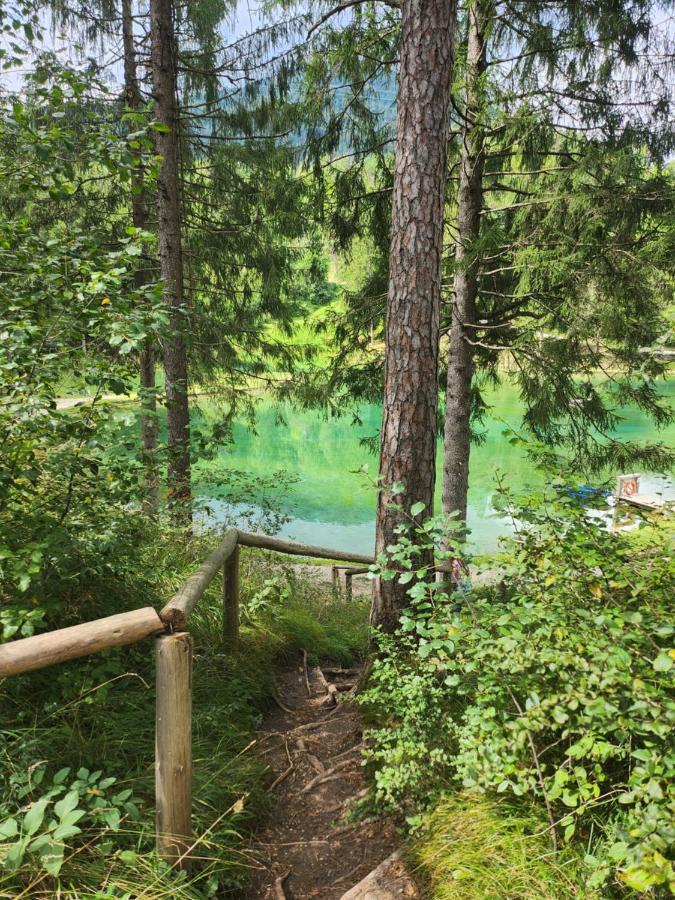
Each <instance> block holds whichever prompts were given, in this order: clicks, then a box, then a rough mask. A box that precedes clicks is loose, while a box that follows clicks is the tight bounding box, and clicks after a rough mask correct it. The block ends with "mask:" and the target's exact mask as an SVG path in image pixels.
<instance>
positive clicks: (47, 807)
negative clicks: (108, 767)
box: [0, 763, 139, 876]
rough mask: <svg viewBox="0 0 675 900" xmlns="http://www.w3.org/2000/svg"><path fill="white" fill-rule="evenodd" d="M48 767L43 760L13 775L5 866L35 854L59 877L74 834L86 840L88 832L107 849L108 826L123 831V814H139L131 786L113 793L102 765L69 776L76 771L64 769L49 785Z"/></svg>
mask: <svg viewBox="0 0 675 900" xmlns="http://www.w3.org/2000/svg"><path fill="white" fill-rule="evenodd" d="M45 772H46V767H45V765H44V763H39V764H36V765H34V766H31V767H30V768H29V769H28V770H27V771H26V772H20V773H16V774H14V775H12V776H11V777H10V778H9V788H10V797H11V800H10V801H9V802H7V803H5V804H4V808H0V812H1V814H2V819H1V820H0V866H2V867H3V868H4V869H6V870H8V871H10V872H13V871H16V870H17V869H19V868H20V867H21V865H22V864H23V862H24V860H25V859H26V858H31V859H32V860H34V861H35V862H36V863H37V865H38V868H39V869H43V870H44V871H45V872H46V873H47V874H48V875H53V876H56V875H58V874H59V872H60V871H61V867H62V866H63V861H64V856H65V854H66V852H68V851H69V850H70V849H71V848H72V846H73V840H74V839H75V838H77V839H78V841H81V840H82V837H83V836H84V835H86V836H87V839H88V841H89V844H94V843H96V844H99V845H101V847H100V849H102V850H105V846H104V842H105V843H106V844H107V845H108V846H110V844H109V842H106V840H105V839H106V834H107V833H108V832H109V831H113V832H117V831H119V829H120V824H121V822H122V820H123V819H124V818H129V817H130V818H132V819H138V817H139V811H138V808H137V806H136V804H135V803H134V802H133V800H132V799H131V798H132V790H131V789H130V788H126V789H124V790H122V791H117V792H115V793H111V788H113V787H114V785H115V783H116V782H117V779H116V778H115V777H114V776H112V777H106V778H102V777H101V776H102V774H103V773H102V772H101V771H100V770H99V771H97V772H90V771H89V769H85V768H81V769H80V770H79V771H78V772H77V775H76V777H75V779H74V780H69V779H70V775H71V770H70V768H63V769H61V770H60V771H58V772H56V774H55V775H53V776H52V779H51V783H50V784H49V787H46V785H45V786H43V783H44V777H45ZM12 801H13V803H12Z"/></svg>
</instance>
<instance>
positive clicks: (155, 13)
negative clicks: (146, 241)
mask: <svg viewBox="0 0 675 900" xmlns="http://www.w3.org/2000/svg"><path fill="white" fill-rule="evenodd" d="M172 12H173V11H172V4H171V0H150V44H151V59H152V82H153V94H154V98H155V114H156V118H157V122H158V124H159V126H160V130H159V131H158V132H157V151H158V153H159V154H160V156H161V158H162V160H161V163H160V168H159V174H158V178H157V198H158V199H157V211H158V230H159V263H160V273H161V276H162V280H163V282H164V300H165V302H166V305H167V307H168V311H169V336H168V337H167V338H166V339H165V340H164V341H163V342H162V357H163V361H164V372H165V376H166V409H167V425H168V490H169V502H170V504H171V506H172V508H173V511H174V517H175V518H176V520H177V521H182V522H184V521H189V519H190V506H189V501H190V410H189V406H188V393H187V392H188V373H187V351H186V345H185V332H186V322H187V318H186V313H185V308H184V298H183V257H182V251H181V211H180V183H179V134H178V125H179V123H178V113H177V100H176V97H177V74H176V41H175V35H174V29H173V14H172Z"/></svg>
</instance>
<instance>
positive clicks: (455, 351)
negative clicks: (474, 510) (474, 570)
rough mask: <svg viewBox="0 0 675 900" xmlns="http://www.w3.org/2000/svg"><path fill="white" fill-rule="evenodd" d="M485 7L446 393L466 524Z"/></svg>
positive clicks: (454, 484) (477, 9) (448, 503)
mask: <svg viewBox="0 0 675 900" xmlns="http://www.w3.org/2000/svg"><path fill="white" fill-rule="evenodd" d="M487 18H488V16H487V10H486V4H485V3H484V2H482V0H476V2H474V3H473V4H472V6H471V7H470V9H469V28H468V37H467V71H466V109H465V120H464V128H463V131H462V157H461V169H460V174H459V197H458V212H457V227H458V237H457V246H456V251H455V259H456V263H457V270H456V274H455V284H454V294H455V297H454V303H453V307H452V322H451V325H450V352H449V357H448V377H447V384H446V394H445V435H444V437H445V440H444V454H443V512H444V513H446V514H447V515H450V514H451V513H453V512H458V513H459V521H461V522H464V523H466V508H467V493H468V487H469V454H470V451H471V438H470V435H471V430H470V419H471V379H472V377H473V348H472V345H471V343H469V341H473V340H475V327H473V326H475V323H476V298H477V296H478V274H479V267H480V261H479V259H478V256H477V253H476V241H477V239H478V237H479V234H480V217H481V210H482V208H483V170H484V165H485V156H484V147H483V133H482V128H481V127H480V124H479V119H480V115H481V111H482V106H483V90H482V83H481V82H482V75H483V73H484V72H485V25H486V21H487Z"/></svg>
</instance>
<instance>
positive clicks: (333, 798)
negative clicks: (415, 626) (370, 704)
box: [246, 661, 419, 900]
mask: <svg viewBox="0 0 675 900" xmlns="http://www.w3.org/2000/svg"><path fill="white" fill-rule="evenodd" d="M359 675H360V670H359V669H335V668H333V669H329V668H326V669H325V670H323V671H322V670H321V669H320V668H318V667H312V666H306V664H305V665H303V663H302V661H300V663H299V664H298V665H296V666H294V667H293V668H289V669H288V670H286V671H285V672H283V673H282V674H281V675H280V676H279V678H278V681H277V690H278V693H277V707H276V709H274V710H272V711H271V712H270V713H269V715H268V716H267V718H266V720H265V722H264V724H263V728H262V730H261V732H260V734H259V745H260V750H259V752H260V754H261V755H263V756H264V758H265V760H266V761H267V763H268V765H269V767H270V786H269V790H270V791H272V792H273V793H274V794H275V795H276V802H275V804H274V807H273V810H272V812H271V814H270V816H269V817H268V819H267V821H266V822H265V823H264V824H263V825H262V827H261V829H260V830H259V831H258V832H257V833H256V835H255V836H254V838H253V841H252V844H251V846H250V847H249V853H250V855H251V861H252V865H253V869H254V873H255V874H254V877H253V883H252V886H251V888H250V889H249V891H248V892H247V894H246V897H247V900H253V898H270V900H284V898H288V900H305V898H307V900H309V898H312V900H340V898H342V897H349V898H352V897H353V898H357V897H363V898H365V897H368V898H372V900H394V898H402V897H408V898H411V897H412V898H414V897H419V892H418V890H417V888H416V886H415V885H414V883H413V882H412V880H411V879H410V878H409V876H408V875H407V874H406V872H405V870H404V867H403V865H402V863H401V862H400V861H398V859H397V858H396V857H394V858H393V859H390V858H391V857H392V854H394V853H395V852H396V848H397V845H398V840H397V835H396V833H395V829H394V827H393V825H392V824H391V823H389V822H386V821H383V820H374V819H372V818H370V819H368V818H366V819H362V820H361V821H352V819H353V818H356V817H355V816H354V812H355V809H356V806H357V805H358V804H359V802H360V801H361V800H362V799H363V798H364V797H365V795H366V793H367V788H366V786H365V780H364V777H363V772H362V766H361V749H362V746H363V744H362V731H363V723H362V720H361V715H360V710H359V708H358V706H357V705H356V703H354V702H353V700H352V699H351V695H350V689H352V688H353V685H354V684H355V683H356V681H357V679H358V677H359ZM338 698H339V699H338ZM385 860H389V863H388V864H387V865H386V866H384V867H381V864H382V863H383V862H384V861H385ZM378 867H380V868H379V869H378ZM373 870H378V872H377V876H375V877H370V878H369V876H370V873H371V872H373ZM364 879H365V881H364ZM352 889H353V890H352Z"/></svg>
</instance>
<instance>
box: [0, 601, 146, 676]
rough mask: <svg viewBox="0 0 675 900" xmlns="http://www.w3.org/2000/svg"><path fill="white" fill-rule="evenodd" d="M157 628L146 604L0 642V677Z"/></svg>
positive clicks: (116, 643)
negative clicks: (101, 617) (137, 607)
mask: <svg viewBox="0 0 675 900" xmlns="http://www.w3.org/2000/svg"><path fill="white" fill-rule="evenodd" d="M160 631H164V624H163V623H162V621H161V620H160V618H159V616H158V615H157V613H156V612H155V610H154V609H152V607H150V606H148V607H146V608H145V609H134V610H132V611H131V612H126V613H118V614H117V615H115V616H107V617H106V618H105V619H95V620H94V621H93V622H84V623H83V624H82V625H73V626H72V627H70V628H59V629H58V630H57V631H47V632H45V634H36V635H35V636H34V637H28V638H22V639H21V640H19V641H10V642H9V643H7V644H0V678H6V677H7V676H8V675H18V674H19V673H20V672H32V671H34V670H35V669H44V668H45V667H46V666H53V665H54V664H55V663H61V662H66V661H67V660H69V659H77V658H78V657H80V656H87V655H88V654H89V653H98V651H99V650H107V649H108V648H109V647H122V646H123V645H124V644H133V643H135V642H136V641H140V640H142V639H143V638H146V637H149V636H150V635H151V634H157V633H158V632H160Z"/></svg>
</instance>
